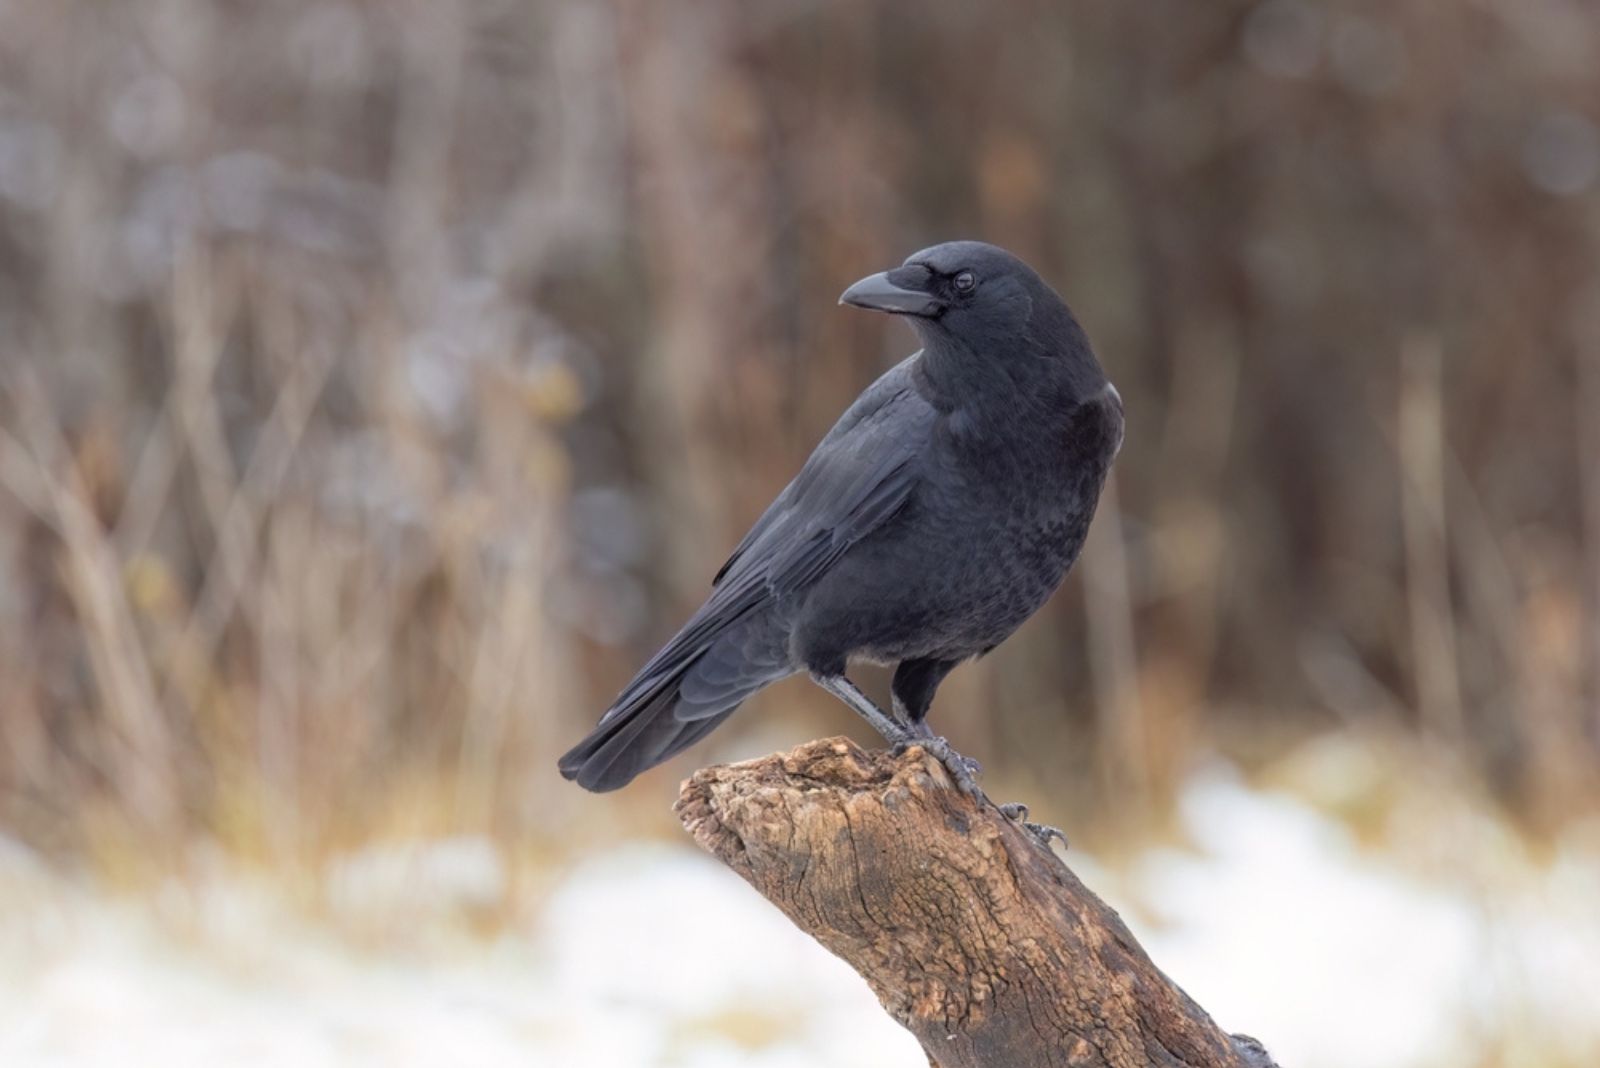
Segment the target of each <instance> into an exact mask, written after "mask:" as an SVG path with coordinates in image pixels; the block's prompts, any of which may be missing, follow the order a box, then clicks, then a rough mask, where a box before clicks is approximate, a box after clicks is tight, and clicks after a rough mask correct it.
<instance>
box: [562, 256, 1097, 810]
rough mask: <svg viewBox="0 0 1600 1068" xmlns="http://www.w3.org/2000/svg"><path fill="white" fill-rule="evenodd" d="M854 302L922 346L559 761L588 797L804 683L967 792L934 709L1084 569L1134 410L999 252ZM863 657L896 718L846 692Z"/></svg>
mask: <svg viewBox="0 0 1600 1068" xmlns="http://www.w3.org/2000/svg"><path fill="white" fill-rule="evenodd" d="M840 299H841V302H843V303H848V304H854V305H857V306H860V307H866V308H873V309H876V310H880V311H886V312H890V313H893V314H898V315H903V316H905V317H906V318H907V319H908V321H910V322H911V324H912V325H913V326H914V327H915V328H916V331H917V333H918V335H919V336H920V339H921V341H922V349H921V351H919V352H917V353H915V354H913V355H912V356H910V357H909V358H907V359H906V360H904V361H903V362H901V363H900V364H899V365H897V366H896V367H894V368H893V369H892V370H890V371H889V372H888V373H887V374H885V375H884V376H883V377H881V378H879V379H878V380H877V381H876V382H874V383H873V384H872V385H871V386H869V387H868V388H867V390H866V392H864V393H863V394H862V395H861V396H860V397H859V398H857V399H856V402H855V403H854V404H852V405H851V406H850V408H849V410H848V411H846V412H845V414H844V415H843V417H841V418H840V420H839V422H838V423H837V424H836V425H835V426H834V428H833V429H832V430H831V431H829V433H828V435H827V436H826V437H825V438H823V439H822V442H821V443H820V444H819V445H818V446H817V448H816V451H814V452H813V453H812V454H811V457H810V459H808V460H807V461H806V463H805V466H804V467H803V468H801V470H800V473H799V475H797V476H796V477H795V479H794V481H793V482H791V483H790V484H789V485H788V487H787V488H785V489H784V491H783V492H782V493H780V494H779V495H778V498H777V500H775V501H773V503H772V505H771V506H770V507H768V509H767V510H766V512H765V513H764V514H763V515H762V516H761V518H760V519H758V520H757V521H756V524H755V526H754V527H752V528H751V529H750V532H749V533H748V534H746V535H745V537H744V540H743V541H741V542H740V543H739V545H738V547H737V548H735V549H734V551H733V554H732V555H731V556H730V557H729V558H728V561H727V563H725V564H724V565H723V566H722V569H721V570H720V571H719V572H718V573H717V575H716V578H715V579H714V580H713V588H712V591H711V595H710V597H708V598H707V600H706V602H705V604H703V605H702V606H701V607H700V609H699V610H698V611H697V612H695V614H694V615H693V616H692V617H691V618H690V619H689V621H688V623H686V624H685V625H684V627H683V629H682V630H680V631H679V632H678V634H677V635H676V636H675V637H673V639H672V640H671V641H669V642H668V643H667V644H666V646H665V647H663V648H662V649H661V651H660V652H658V653H656V655H655V656H653V657H652V658H651V659H650V661H649V662H648V663H647V664H645V666H644V668H643V669H642V670H641V671H640V672H639V674H638V675H637V676H636V677H635V678H634V680H633V681H632V682H631V683H629V684H628V686H627V688H626V689H624V690H623V692H622V693H621V695H620V696H619V697H618V698H617V700H616V702H615V703H614V704H613V705H612V706H611V709H610V710H609V711H608V712H606V714H605V716H604V717H603V718H602V719H601V721H600V723H599V725H598V726H597V727H596V728H595V729H594V731H593V732H592V733H591V734H590V735H589V736H588V737H587V738H585V739H584V740H583V741H582V742H580V743H579V744H578V745H577V746H575V747H574V748H573V749H572V750H571V751H570V752H568V753H567V754H566V755H565V756H563V757H562V758H561V761H560V768H561V773H562V774H563V775H565V776H566V777H567V778H569V779H574V780H576V781H577V782H578V783H579V784H580V785H582V786H584V787H586V788H587V789H590V790H612V789H616V788H617V787H620V786H623V785H625V784H627V783H628V782H629V781H630V780H632V779H633V777H634V776H636V775H638V774H639V773H640V772H641V771H644V770H645V769H647V768H649V767H652V766H654V765H656V764H659V763H660V762H661V761H663V760H666V759H667V758H668V757H670V756H672V755H673V754H675V753H677V752H680V751H681V750H683V749H685V748H687V747H688V746H690V745H693V744H694V743H695V742H697V741H699V740H700V739H701V738H703V737H705V735H706V734H708V733H709V732H710V731H711V730H712V729H714V728H715V727H716V726H717V725H718V724H719V723H721V722H722V721H723V720H724V719H726V718H727V717H728V716H729V715H730V714H731V713H732V712H733V711H734V710H735V709H736V708H737V707H738V706H739V704H740V703H741V702H742V701H744V700H745V699H746V698H747V697H749V696H750V695H751V694H753V693H755V692H756V691H757V690H759V689H761V688H762V687H764V686H767V685H769V684H771V683H773V682H776V681H777V680H779V679H782V678H785V677H787V676H789V675H793V674H797V673H799V672H806V673H808V674H810V675H811V677H812V678H813V679H814V680H816V681H817V682H818V683H819V684H820V685H822V686H824V687H825V688H827V689H828V690H829V691H830V692H832V693H834V694H835V695H837V696H838V697H840V699H841V700H844V701H845V702H846V703H847V704H849V705H850V706H851V707H852V708H854V709H855V710H856V711H857V712H858V713H860V714H861V715H862V716H863V717H864V718H866V719H867V720H868V721H869V722H870V723H872V725H873V726H874V727H876V728H877V729H878V730H879V731H880V733H882V734H883V735H884V736H885V738H887V739H888V740H889V741H891V742H894V743H905V742H908V741H911V740H920V741H922V742H923V744H925V745H928V746H929V748H930V749H931V750H932V751H934V752H935V753H937V754H938V755H939V756H940V757H941V758H942V759H944V760H945V761H946V763H947V764H949V765H950V766H951V770H952V772H953V773H954V774H955V776H956V778H957V780H958V781H960V782H962V783H963V785H968V786H970V784H971V777H970V771H969V769H968V763H967V762H966V761H964V760H962V758H960V757H959V756H957V755H956V754H954V753H953V752H951V751H950V749H949V747H948V746H947V745H945V744H944V743H943V740H942V739H938V738H934V737H932V732H931V731H930V730H929V729H928V727H927V724H926V718H927V713H928V708H929V705H930V704H931V702H932V700H933V695H934V692H935V690H936V689H937V688H938V686H939V683H940V682H941V681H942V680H943V678H944V677H945V675H946V674H947V673H948V672H949V671H950V670H951V669H952V668H954V667H955V666H956V665H957V664H959V663H961V662H962V661H963V660H967V659H969V658H971V657H974V656H979V655H981V654H983V653H986V652H988V651H989V650H990V649H992V648H994V647H995V646H996V645H998V644H999V643H1000V642H1001V641H1004V640H1005V639H1006V638H1007V637H1008V636H1009V635H1010V634H1011V633H1012V632H1013V631H1014V630H1016V628H1017V627H1018V626H1019V625H1021V623H1022V622H1023V621H1024V620H1025V619H1027V618H1028V617H1029V616H1031V615H1032V614H1033V613H1034V612H1035V611H1037V610H1038V608H1039V607H1040V606H1041V605H1042V604H1043V603H1044V602H1045V600H1046V599H1047V598H1048V597H1049V596H1050V594H1051V593H1052V592H1053V591H1054V590H1055V589H1056V587H1057V586H1058V585H1059V584H1060V582H1061V579H1062V577H1063V576H1065V574H1066V573H1067V569H1068V568H1069V567H1071V565H1072V562H1073V561H1074V560H1075V559H1076V558H1077V555H1078V552H1079V550H1080V549H1081V548H1082V546H1083V541H1084V537H1085V535H1086V534H1087V533H1088V529H1089V521H1090V519H1091V518H1092V517H1093V515H1094V509H1095V504H1096V502H1097V501H1098V499H1099V496H1100V489H1101V486H1102V485H1103V484H1104V481H1105V477H1106V472H1107V471H1108V469H1109V468H1110V465H1111V461H1112V458H1113V457H1114V456H1115V455H1116V452H1117V449H1118V447H1119V446H1120V444H1121V442H1122V402H1121V400H1120V398H1119V397H1118V395H1117V392H1116V390H1115V389H1114V388H1112V387H1111V385H1110V383H1109V382H1108V381H1107V380H1106V377H1105V375H1104V373H1103V372H1102V370H1101V368H1100V365H1099V363H1098V362H1097V361H1096V360H1095V357H1094V353H1093V351H1092V350H1091V349H1090V347H1089V341H1088V338H1087V337H1086V336H1085V335H1084V332H1083V330H1082V328H1081V327H1080V326H1079V325H1078V322H1077V320H1076V319H1074V318H1073V316H1072V313H1071V311H1069V310H1068V308H1067V306H1066V304H1065V303H1064V302H1063V301H1062V300H1061V298H1060V297H1059V296H1057V294H1056V293H1055V292H1054V290H1052V289H1051V288H1050V287H1049V286H1048V285H1046V284H1045V282H1044V281H1043V280H1042V279H1040V278H1039V276H1038V275H1037V274H1035V273H1034V271H1033V270H1032V269H1031V268H1029V267H1028V266H1027V265H1026V264H1024V263H1022V261H1020V260H1018V259H1017V258H1016V257H1014V256H1012V255H1011V254H1010V253H1008V252H1005V251H1004V250H1002V249H999V248H996V247H994V246H992V245H986V244H982V243H980V242H974V241H956V242H950V243H948V244H943V245H936V246H934V247H933V248H930V249H927V250H925V251H923V252H919V253H917V254H916V255H914V256H912V257H911V258H910V259H908V260H907V261H906V262H905V264H904V265H903V266H901V267H897V268H895V269H894V270H891V271H887V272H885V273H883V274H877V275H873V276H871V277H868V278H864V279H862V280H861V281H860V282H857V283H856V284H855V285H853V286H851V287H850V288H849V289H848V290H846V291H845V294H844V296H843V297H841V298H840ZM852 659H866V660H872V661H877V662H880V663H888V664H896V665H897V667H896V670H895V673H894V680H893V684H892V686H891V693H892V694H893V697H894V710H893V714H892V715H891V714H886V713H884V712H883V711H881V710H880V709H878V708H877V707H876V706H875V705H873V703H872V702H871V701H869V700H868V699H867V698H866V697H865V696H863V695H862V694H861V693H860V691H859V690H857V689H856V688H855V687H854V686H853V685H851V683H850V682H849V680H848V679H846V678H845V674H844V672H845V667H846V664H847V663H848V662H849V661H850V660H852Z"/></svg>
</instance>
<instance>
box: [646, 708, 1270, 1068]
mask: <svg viewBox="0 0 1600 1068" xmlns="http://www.w3.org/2000/svg"><path fill="white" fill-rule="evenodd" d="M676 812H677V814H678V817H679V819H681V820H682V821H683V824H684V826H685V827H686V828H688V830H689V833H690V834H691V835H693V836H694V839H695V841H697V842H698V843H700V845H701V846H702V847H704V848H705V849H706V850H708V851H709V852H711V853H712V854H713V855H715V856H716V857H718V858H719V859H720V860H722V862H723V863H725V864H727V865H728V866H729V867H730V868H732V869H733V870H734V871H735V872H737V873H738V874H739V875H740V876H742V877H743V878H744V879H745V881H746V882H748V883H750V885H752V886H754V887H755V888H756V889H757V890H758V891H760V893H761V894H762V895H763V896H764V897H766V898H767V899H768V900H770V901H771V902H772V903H773V904H775V905H777V906H778V907H779V908H780V909H782V910H783V912H784V914H785V915H787V916H788V917H789V919H790V920H792V921H794V923H795V924H796V925H798V926H799V927H800V928H801V929H802V930H804V931H806V932H807V933H808V934H810V935H811V936H812V937H814V938H816V939H817V941H819V942H821V943H822V944H823V945H824V946H826V947H827V948H828V949H829V950H831V951H832V952H833V953H835V954H837V955H838V956H840V957H842V958H843V959H844V960H845V961H846V962H847V963H848V964H849V965H850V966H851V967H853V968H855V970H856V971H858V972H860V973H861V974H862V976H864V977H865V978H866V980H867V982H868V983H870V984H871V986H872V989H873V990H874V991H875V992H876V993H877V995H878V999H879V1000H880V1001H881V1002H882V1003H883V1007H884V1009H885V1010H887V1011H888V1013H889V1015H891V1016H893V1017H894V1018H895V1019H896V1020H898V1021H899V1022H900V1023H902V1024H904V1025H905V1026H906V1027H907V1028H909V1029H910V1031H911V1033H912V1034H914V1035H916V1037H917V1039H918V1040H919V1041H920V1042H921V1043H922V1046H923V1048H924V1049H925V1050H926V1051H927V1054H928V1059H929V1061H930V1062H931V1063H932V1064H933V1065H935V1066H938V1068H979V1066H981V1068H1035V1066H1039V1068H1043V1066H1046V1065H1052V1066H1053V1065H1072V1066H1075V1068H1098V1066H1104V1068H1145V1066H1149V1065H1160V1066H1163V1068H1275V1066H1273V1061H1272V1059H1271V1057H1269V1056H1268V1055H1267V1053H1266V1051H1265V1050H1264V1049H1262V1048H1261V1045H1260V1044H1259V1043H1258V1042H1256V1041H1255V1040H1254V1039H1251V1038H1248V1037H1245V1036H1230V1035H1228V1034H1227V1033H1225V1032H1224V1031H1222V1030H1221V1029H1220V1028H1218V1027H1217V1025H1216V1024H1215V1023H1213V1022H1212V1021H1211V1017H1210V1016H1208V1015H1206V1013H1205V1011H1204V1010H1202V1009H1201V1008H1200V1006H1198V1005H1196V1004H1195V1003H1194V1002H1193V1001H1191V1000H1190V999H1189V997H1188V995H1186V994H1185V993H1184V992H1183V991H1182V990H1180V989H1179V988H1178V987H1177V986H1175V985H1174V984H1173V983H1172V981H1171V980H1169V979H1168V978H1167V977H1166V976H1165V975H1163V974H1162V973H1161V971H1160V970H1159V969H1158V968H1157V967H1156V966H1155V965H1154V964H1153V963H1151V961H1150V958H1149V957H1147V956H1146V955H1145V953H1144V950H1143V949H1141V948H1140V947H1139V945H1138V944H1137V943H1136V942H1135V941H1134V940H1133V936H1132V935H1131V934H1129V932H1128V929H1127V927H1126V926H1125V925H1124V924H1123V922H1122V919H1121V918H1120V917H1119V916H1118V915H1117V914H1116V912H1115V911H1113V910H1112V909H1111V908H1110V907H1109V906H1107V905H1106V904H1105V903H1104V902H1102V901H1101V900H1100V899H1099V898H1097V897H1095V896H1094V894H1092V893H1090V892H1089V891H1088V890H1087V889H1086V888H1085V887H1084V885H1083V884H1082V883H1081V882H1079V881H1078V879H1077V877H1076V876H1074V875H1073V874H1072V872H1071V871H1069V870H1068V869H1067V867H1066V865H1065V864H1063V863H1062V862H1061V860H1060V859H1059V858H1058V857H1057V856H1056V855H1055V854H1054V853H1052V852H1051V851H1050V850H1049V849H1048V848H1046V847H1045V846H1043V845H1041V844H1040V843H1039V842H1038V841H1037V840H1035V838H1034V837H1033V836H1032V835H1031V834H1030V833H1029V832H1027V831H1026V830H1024V829H1023V828H1021V827H1020V826H1018V825H1017V824H1016V823H1015V822H1014V821H1012V820H1010V819H1008V818H1006V817H1005V816H1004V815H1002V814H1001V813H1000V811H999V810H998V809H996V808H995V806H994V805H992V804H989V803H988V802H985V801H978V800H974V799H973V798H970V797H968V796H966V795H965V794H963V793H961V792H960V791H959V790H956V789H954V788H953V787H952V786H951V784H950V780H949V778H948V776H947V775H946V773H945V771H944V768H943V767H942V766H941V765H940V764H939V763H938V762H937V761H935V760H933V759H932V758H931V757H929V756H928V755H927V754H925V753H924V752H923V751H922V750H921V749H918V748H914V747H913V748H911V749H909V750H907V751H906V752H905V753H904V754H902V755H900V756H893V755H890V754H889V753H887V752H872V753H869V752H866V751H864V750H862V749H861V748H860V747H858V746H857V745H855V743H853V742H851V741H849V740H847V739H843V738H831V739H825V740H822V741H817V742H811V743H808V744H806V745H803V746H801V747H799V748H798V749H795V750H794V751H793V752H790V753H785V754H774V755H773V756H769V757H763V758H762V759H760V760H752V761H748V762H746V763H743V764H731V765H722V766H718V767H712V768H706V769H705V770H703V771H699V772H696V773H695V775H694V777H693V778H691V779H690V780H689V781H688V782H686V783H685V784H684V786H683V789H682V792H681V793H680V795H679V797H678V802H677V805H676Z"/></svg>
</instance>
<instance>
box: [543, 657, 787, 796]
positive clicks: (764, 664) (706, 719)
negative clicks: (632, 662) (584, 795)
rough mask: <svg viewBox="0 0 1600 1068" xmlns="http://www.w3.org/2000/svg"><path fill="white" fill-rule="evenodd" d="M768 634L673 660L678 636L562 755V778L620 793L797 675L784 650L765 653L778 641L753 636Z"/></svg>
mask: <svg viewBox="0 0 1600 1068" xmlns="http://www.w3.org/2000/svg"><path fill="white" fill-rule="evenodd" d="M686 629H687V628H686ZM765 629H766V628H751V627H749V626H742V627H735V628H732V631H731V632H725V633H723V634H721V635H719V636H717V637H716V638H715V639H714V640H712V641H711V642H710V643H709V644H707V645H705V646H702V647H701V648H700V649H699V650H697V651H687V652H689V655H687V656H682V655H681V654H680V655H679V656H677V657H673V656H671V655H670V654H671V653H672V652H674V651H675V650H674V649H673V646H674V645H677V644H678V641H677V639H674V642H673V643H672V644H669V645H668V647H667V649H665V650H663V651H662V652H663V654H668V655H666V656H665V657H664V656H662V655H658V656H657V657H656V658H655V659H654V660H652V661H651V663H650V664H649V665H648V666H646V668H645V669H644V671H642V672H640V674H639V677H638V678H636V679H634V680H633V682H631V683H629V684H628V687H627V689H625V690H623V691H622V694H621V696H619V697H618V698H617V700H616V703H615V704H613V705H612V706H611V708H610V709H609V710H607V712H606V714H605V715H604V716H603V717H601V719H600V723H599V725H598V726H596V727H595V729H594V730H593V731H591V732H590V733H589V736H588V737H587V738H585V739H584V740H583V741H581V742H579V743H578V744H577V745H575V746H573V747H572V749H570V750H569V751H568V752H567V753H566V755H565V756H563V757H562V758H561V760H560V762H559V764H558V767H559V768H560V769H561V774H562V775H563V776H564V777H566V778H568V779H571V780H573V781H575V782H577V784H578V785H579V786H582V787H583V788H584V789H585V790H593V791H595V792H596V793H604V792H606V791H608V790H616V789H619V788H621V787H623V786H626V785H627V784H628V783H630V782H632V781H633V779H634V777H635V776H637V775H638V774H639V773H640V772H643V771H647V770H649V769H650V768H653V767H655V766H656V765H657V764H660V763H662V762H663V761H665V760H667V759H669V758H671V757H673V756H675V755H677V754H678V753H680V752H682V751H683V750H685V749H687V748H689V746H691V745H693V744H694V743H696V742H698V741H699V740H700V739H702V738H704V737H705V736H706V735H708V734H710V733H711V732H712V731H713V730H715V729H716V728H717V726H718V725H719V724H721V723H722V721H723V720H725V719H727V718H728V717H729V716H730V715H732V714H733V712H734V710H735V709H737V708H738V707H739V705H741V704H742V703H743V702H744V700H745V699H746V698H747V697H749V696H750V695H751V694H753V693H755V692H756V691H757V690H759V689H761V688H762V687H764V686H766V685H768V684H769V683H772V682H775V681H776V680H778V679H780V678H783V677H784V676H785V675H788V674H790V669H789V668H788V666H787V664H786V663H785V660H784V658H783V657H782V655H781V645H780V646H779V647H778V648H777V649H772V648H763V646H770V645H771V643H770V642H763V641H760V640H759V639H760V638H761V637H764V636H765V635H762V634H759V633H753V631H755V632H759V631H764V630H765ZM752 639H756V640H752ZM752 646H754V648H752ZM752 654H754V655H752ZM663 659H666V660H668V661H669V662H668V664H665V665H664V664H662V663H661V661H662V660H663ZM674 659H676V660H679V663H677V664H672V663H670V661H672V660H674Z"/></svg>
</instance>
